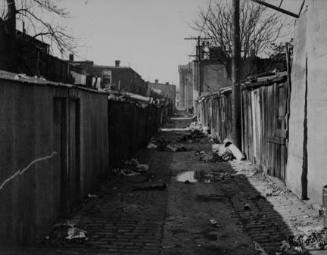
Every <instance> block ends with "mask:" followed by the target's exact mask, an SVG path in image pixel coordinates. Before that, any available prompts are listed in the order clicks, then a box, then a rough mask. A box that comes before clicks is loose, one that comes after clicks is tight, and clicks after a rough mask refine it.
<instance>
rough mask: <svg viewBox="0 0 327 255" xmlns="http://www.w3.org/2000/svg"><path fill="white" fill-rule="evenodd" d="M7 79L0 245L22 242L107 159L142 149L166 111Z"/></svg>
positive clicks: (0, 146)
mask: <svg viewBox="0 0 327 255" xmlns="http://www.w3.org/2000/svg"><path fill="white" fill-rule="evenodd" d="M7 74H8V73H6V75H3V73H1V74H0V76H1V77H4V76H6V78H0V104H1V107H0V153H1V155H2V156H1V157H0V203H1V206H0V222H1V227H0V240H1V241H0V243H2V244H7V245H10V244H14V245H15V244H30V243H33V242H36V241H37V240H39V239H40V238H43V237H44V235H45V234H46V233H47V231H48V230H49V227H50V226H51V225H52V224H53V222H54V221H55V219H56V218H58V217H63V216H65V215H67V214H69V213H70V212H71V211H72V209H73V208H74V207H75V206H76V205H77V204H78V202H79V201H80V200H81V199H83V198H84V197H85V196H87V194H88V193H89V192H91V190H92V189H93V188H94V187H95V186H96V185H97V183H99V181H100V180H103V177H104V176H109V175H110V166H109V163H110V160H111V161H112V162H111V163H112V165H114V163H115V162H119V161H120V160H121V159H126V158H127V157H130V156H131V155H132V154H133V153H135V151H136V150H137V149H138V148H140V147H141V146H142V145H145V144H146V143H147V142H148V139H149V138H150V136H151V135H152V134H153V133H154V132H156V131H157V128H158V127H159V125H160V123H162V122H161V121H163V120H164V117H165V114H166V113H167V111H165V109H164V108H154V106H153V107H152V106H151V107H147V108H145V109H144V108H141V107H136V105H134V104H132V103H128V102H124V103H118V102H113V103H111V102H110V103H108V102H109V101H108V94H106V93H98V92H96V91H92V90H86V89H82V88H78V87H74V86H70V85H58V84H55V83H50V82H47V81H42V80H36V79H33V78H30V79H20V81H18V80H17V79H15V78H14V77H15V74H9V75H7ZM109 123H110V125H109ZM126 147H127V148H128V149H127V150H125V149H126ZM109 148H110V149H109Z"/></svg>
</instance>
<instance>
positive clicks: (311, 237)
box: [276, 227, 327, 255]
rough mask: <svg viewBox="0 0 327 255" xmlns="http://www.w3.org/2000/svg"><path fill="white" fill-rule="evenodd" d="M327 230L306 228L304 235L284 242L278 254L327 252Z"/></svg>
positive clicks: (291, 237)
mask: <svg viewBox="0 0 327 255" xmlns="http://www.w3.org/2000/svg"><path fill="white" fill-rule="evenodd" d="M326 231H327V230H326V229H323V228H322V227H321V228H320V227H317V228H311V229H310V227H308V228H305V231H304V233H303V234H298V235H295V236H290V237H289V240H288V241H286V240H283V241H282V242H281V246H280V249H279V251H278V252H277V253H276V254H281V255H282V254H309V251H311V250H327V232H326Z"/></svg>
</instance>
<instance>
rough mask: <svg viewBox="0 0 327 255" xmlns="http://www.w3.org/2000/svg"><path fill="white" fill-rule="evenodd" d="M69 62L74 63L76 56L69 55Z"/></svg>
mask: <svg viewBox="0 0 327 255" xmlns="http://www.w3.org/2000/svg"><path fill="white" fill-rule="evenodd" d="M69 61H70V62H74V54H69Z"/></svg>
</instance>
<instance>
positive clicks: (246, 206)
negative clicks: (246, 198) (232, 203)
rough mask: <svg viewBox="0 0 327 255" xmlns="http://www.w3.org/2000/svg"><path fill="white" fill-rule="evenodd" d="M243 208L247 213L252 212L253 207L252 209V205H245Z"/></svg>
mask: <svg viewBox="0 0 327 255" xmlns="http://www.w3.org/2000/svg"><path fill="white" fill-rule="evenodd" d="M243 208H244V210H245V211H250V210H251V207H250V205H249V204H248V203H246V204H244V207H243Z"/></svg>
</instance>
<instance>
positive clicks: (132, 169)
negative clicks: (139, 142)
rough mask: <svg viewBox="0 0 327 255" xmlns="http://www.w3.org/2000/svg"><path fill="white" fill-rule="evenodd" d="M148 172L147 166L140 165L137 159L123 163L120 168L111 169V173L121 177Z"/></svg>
mask: <svg viewBox="0 0 327 255" xmlns="http://www.w3.org/2000/svg"><path fill="white" fill-rule="evenodd" d="M148 171H149V165H146V164H140V163H139V162H138V160H137V159H135V158H133V159H131V160H127V161H124V162H123V164H122V166H121V167H120V168H115V169H113V173H114V174H116V175H122V176H136V175H140V174H143V173H146V172H148Z"/></svg>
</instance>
